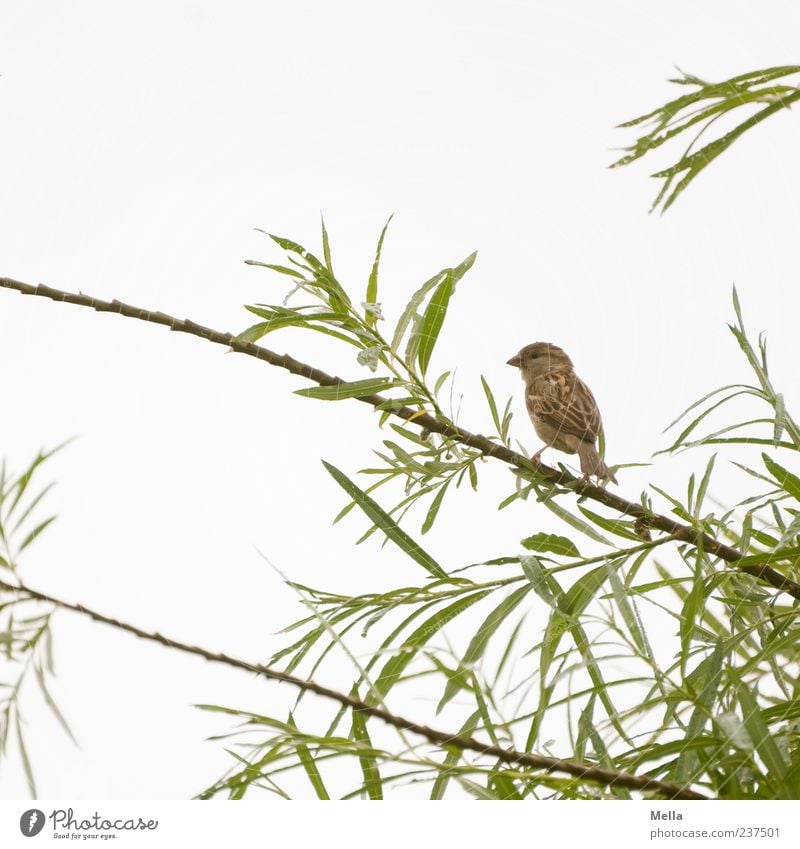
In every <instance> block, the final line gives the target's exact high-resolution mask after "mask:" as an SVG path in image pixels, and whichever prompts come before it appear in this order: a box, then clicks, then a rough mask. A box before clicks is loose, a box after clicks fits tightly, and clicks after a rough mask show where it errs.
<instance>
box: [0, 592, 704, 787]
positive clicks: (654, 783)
mask: <svg viewBox="0 0 800 849" xmlns="http://www.w3.org/2000/svg"><path fill="white" fill-rule="evenodd" d="M0 590H4V591H6V592H11V593H17V594H20V593H23V594H24V595H25V596H26V597H27V598H30V599H36V600H38V601H45V602H48V603H50V604H53V605H55V606H56V607H60V608H63V609H64V610H72V611H74V612H75V613H80V614H82V615H83V616H88V617H89V618H91V619H94V620H95V621H96V622H101V623H103V624H105V625H111V626H112V627H114V628H119V629H120V630H122V631H127V632H128V633H129V634H133V635H135V636H137V637H140V638H141V639H143V640H150V641H151V642H154V643H159V644H160V645H162V646H166V647H167V648H170V649H176V650H177V651H181V652H186V653H187V654H193V655H197V656H198V657H202V658H205V660H208V661H211V662H212V663H221V664H225V665H226V666H232V667H234V668H236V669H243V670H245V671H246V672H251V673H254V674H256V675H263V676H264V677H265V678H269V679H271V680H273V681H282V682H284V683H286V684H291V685H292V686H294V687H298V688H300V689H301V690H306V691H308V692H311V693H316V694H317V695H318V696H322V697H323V698H326V699H332V700H333V701H336V702H338V703H339V704H340V705H342V706H343V707H346V708H351V709H353V710H356V711H358V712H359V713H362V714H365V715H366V716H372V717H374V718H375V719H380V720H381V721H383V722H385V723H386V724H387V725H391V726H392V727H394V728H397V729H401V730H403V731H409V732H411V733H414V734H418V735H420V736H421V737H424V738H425V739H426V740H429V741H430V742H431V743H433V744H434V745H436V746H442V747H445V748H447V747H449V748H455V749H459V750H460V751H462V752H478V753H479V754H482V755H489V756H491V757H493V758H497V759H498V760H500V761H503V763H508V764H519V765H521V766H527V767H531V768H533V769H539V770H546V771H547V772H564V773H566V774H567V775H572V776H574V777H575V778H578V779H580V780H582V781H590V782H592V783H593V784H600V785H603V786H605V787H626V788H628V789H630V790H639V791H645V792H647V791H649V792H652V793H658V794H659V795H661V796H664V797H665V798H667V799H707V798H708V797H707V796H704V795H703V794H702V793H697V792H696V791H694V790H690V789H689V788H688V787H683V786H681V785H679V784H675V783H673V782H671V781H660V780H658V779H655V778H650V777H649V776H644V775H633V774H631V773H626V772H617V771H616V770H611V769H603V768H601V767H596V766H586V765H584V764H580V763H576V762H575V761H567V760H562V759H561V758H552V757H546V756H544V755H536V754H531V753H529V752H520V751H517V750H516V749H504V748H502V747H500V746H494V745H491V744H489V743H482V742H481V741H480V740H476V739H475V738H474V737H463V736H461V735H459V734H450V733H448V732H446V731H439V730H437V729H435V728H430V727H428V726H427V725H420V724H419V723H417V722H413V721H412V720H410V719H406V718H405V717H402V716H398V715H397V714H394V713H390V712H389V711H388V710H385V709H384V708H379V707H375V706H374V705H371V704H368V703H367V702H364V701H362V700H361V699H356V698H353V697H352V696H348V695H345V694H344V693H339V692H337V691H336V690H332V689H330V688H329V687H324V686H322V685H321V684H317V683H316V682H315V681H311V680H307V679H304V678H298V677H296V676H294V675H290V674H289V673H287V672H282V671H281V670H279V669H273V668H272V667H269V666H263V665H262V664H260V663H250V662H248V661H245V660H239V659H238V658H235V657H230V656H229V655H226V654H221V653H218V652H211V651H208V650H207V649H204V648H201V647H200V646H192V645H188V644H187V643H182V642H180V641H178V640H172V639H170V638H168V637H165V636H164V635H163V634H159V633H157V632H150V631H143V630H142V629H141V628H137V627H136V626H135V625H130V624H128V623H127V622H121V621H120V620H119V619H114V618H112V617H110V616H105V615H104V614H102V613H98V612H97V611H96V610H92V609H91V608H88V607H85V606H84V605H82V604H72V603H71V602H68V601H63V600H62V599H59V598H56V597H54V596H51V595H47V594H46V593H41V592H38V591H37V590H34V589H31V588H30V587H28V586H26V585H25V584H22V583H19V584H8V583H6V582H5V581H0Z"/></svg>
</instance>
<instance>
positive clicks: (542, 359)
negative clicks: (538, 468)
mask: <svg viewBox="0 0 800 849" xmlns="http://www.w3.org/2000/svg"><path fill="white" fill-rule="evenodd" d="M508 365H510V366H516V367H517V368H519V370H520V373H521V374H522V379H523V380H524V381H525V406H526V407H527V408H528V415H529V416H530V417H531V421H532V422H533V427H534V429H535V430H536V433H537V435H538V436H539V438H540V439H542V440H544V442H545V443H546V444H545V445H544V446H543V447H542V448H540V449H539V450H538V451H537V452H536V453H535V454H534V455H533V457H531V460H533V462H534V463H536V464H537V465H538V463H539V462H540V460H541V456H542V451H544V449H545V448H546V447H548V446H552V447H553V448H557V449H558V450H559V451H563V452H565V453H566V454H577V455H578V457H579V458H580V462H581V471H582V472H583V476H584V479H585V480H588V479H589V475H596V476H597V477H598V478H600V479H601V480H603V481H609V480H610V481H614V483H616V482H617V479H616V478H615V477H614V475H613V474H612V473H611V471H610V470H609V468H608V466H606V464H605V463H604V462H603V459H602V458H601V457H600V455H599V454H598V453H597V449H596V448H595V443H596V442H597V437H598V435H599V434H600V431H601V430H602V427H603V423H602V421H601V420H600V411H599V410H598V409H597V402H596V401H595V400H594V395H592V393H591V391H590V390H589V387H588V386H587V385H586V384H585V383H584V382H583V381H582V380H581V379H580V378H579V377H578V375H576V374H575V371H574V370H573V368H572V360H571V359H570V358H569V357H568V356H567V355H566V353H565V352H564V351H562V350H561V348H559V347H558V346H557V345H552V344H550V342H534V343H533V344H532V345H526V346H525V347H524V348H523V349H522V350H521V351H520V352H519V353H518V354H515V355H514V356H513V357H512V358H511V359H510V360H509V361H508Z"/></svg>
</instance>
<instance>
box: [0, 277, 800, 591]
mask: <svg viewBox="0 0 800 849" xmlns="http://www.w3.org/2000/svg"><path fill="white" fill-rule="evenodd" d="M0 289H12V290H14V291H17V292H20V293H22V294H23V295H35V296H37V297H41V298H50V299H51V300H53V301H60V302H62V303H67V304H76V305H78V306H82V307H90V308H91V309H94V310H97V311H98V312H113V313H117V314H118V315H123V316H125V317H126V318H135V319H139V320H140V321H149V322H152V323H154V324H163V325H164V326H165V327H169V329H170V330H174V331H176V332H178V333H189V334H191V335H192V336H199V337H200V338H201V339H206V340H208V341H209V342H214V343H215V344H217V345H224V346H226V347H227V348H230V349H231V350H233V351H236V352H237V353H239V354H246V355H247V356H249V357H255V358H256V359H259V360H263V361H265V362H267V363H269V364H270V365H272V366H277V367H278V368H282V369H286V371H289V372H291V373H292V374H296V375H299V376H300V377H305V378H307V379H308V380H311V381H313V382H314V383H317V384H319V385H320V386H335V385H336V384H338V383H344V381H343V380H342V379H341V378H340V377H336V376H334V375H330V374H328V373H327V372H324V371H322V370H321V369H318V368H315V367H314V366H311V365H308V364H307V363H303V362H301V361H300V360H296V359H294V357H291V356H289V354H276V353H275V352H274V351H270V350H269V349H268V348H263V347H261V346H260V345H256V344H254V343H252V342H240V341H238V340H237V338H236V336H235V335H234V334H232V333H225V332H222V331H219V330H214V329H212V328H210V327H204V326H203V325H201V324H196V323H195V322H193V321H190V320H189V319H179V318H175V317H174V316H171V315H167V314H166V313H163V312H152V311H151V310H146V309H143V308H142V307H135V306H131V305H130V304H123V303H122V302H120V301H117V300H114V301H103V300H101V299H100V298H94V297H92V296H91V295H84V294H82V293H78V294H76V293H74V292H64V291H62V290H61V289H52V288H50V287H49V286H43V285H39V286H32V285H31V284H29V283H21V282H20V281H18V280H12V279H10V278H8V277H0ZM356 400H358V401H362V402H363V403H365V404H369V405H370V406H372V407H377V406H379V405H381V404H386V403H387V402H388V401H389V400H390V399H388V398H385V397H384V396H382V395H363V396H361V397H360V398H357V399H356ZM391 413H392V415H394V416H397V417H398V418H401V419H405V420H406V421H413V422H414V423H415V424H416V425H418V426H419V427H421V428H423V429H424V430H428V431H430V432H431V433H438V434H441V435H442V436H446V437H449V438H451V439H455V440H458V441H459V442H461V443H462V444H463V445H468V446H469V447H470V448H475V449H477V450H478V451H480V452H481V453H482V454H484V455H485V456H486V457H495V458H496V459H498V460H502V461H503V462H504V463H508V464H509V465H511V466H516V467H518V468H527V469H529V468H530V461H529V460H528V458H527V457H524V456H523V455H522V454H518V453H517V452H516V451H511V450H510V449H509V448H506V447H505V446H504V445H498V444H497V443H496V442H493V441H492V440H491V439H489V438H487V437H486V436H483V435H482V434H479V433H471V432H470V431H468V430H465V429H464V428H462V427H458V426H457V425H455V424H453V423H452V422H442V421H440V420H439V419H437V418H435V417H434V416H432V415H430V414H428V413H425V414H422V415H420V412H419V410H414V409H412V408H411V407H392V408H391ZM537 471H538V474H539V476H540V477H541V478H542V479H543V480H546V481H548V482H549V483H552V484H557V485H560V486H568V487H570V488H571V489H573V490H574V491H575V492H576V493H577V494H578V495H579V496H580V497H581V498H589V499H591V500H592V501H597V502H599V503H600V504H604V505H605V506H606V507H609V508H611V509H612V510H615V511H616V512H618V513H620V514H621V515H623V516H631V517H633V518H635V519H639V520H640V521H641V522H642V524H643V525H645V526H647V527H650V528H655V529H656V530H659V531H663V532H664V533H666V534H671V535H672V536H673V537H675V539H677V540H679V541H681V542H685V543H688V544H689V545H693V546H696V547H698V548H701V549H702V550H703V551H705V552H706V553H708V554H712V555H714V556H715V557H719V558H720V559H721V560H724V561H725V562H726V563H731V564H732V565H733V566H734V568H735V569H736V570H737V571H739V572H744V573H746V574H748V575H751V576H753V577H754V578H758V579H760V580H762V581H764V582H765V583H767V584H770V585H771V586H772V587H774V588H775V589H777V590H781V591H783V592H786V593H788V594H789V595H791V596H792V597H794V598H796V599H800V584H798V583H797V582H795V581H792V580H790V579H789V578H787V577H786V576H785V575H783V574H782V573H781V572H779V571H778V570H777V569H773V568H772V567H771V566H770V565H769V564H768V562H766V558H765V562H764V563H763V564H754V563H746V564H742V565H737V561H739V560H741V559H742V558H743V557H744V554H743V553H742V552H740V551H738V550H737V549H735V548H732V547H731V546H729V545H725V544H724V543H722V542H720V541H719V540H717V539H715V538H714V537H712V536H710V535H709V534H707V533H705V532H703V531H702V530H700V529H698V528H694V527H692V526H691V525H685V524H682V523H681V522H676V521H675V520H674V519H671V518H670V517H669V516H664V515H661V514H659V513H653V512H651V511H650V510H647V509H646V508H645V507H643V506H642V505H641V504H638V503H636V502H633V501H628V500H627V499H625V498H622V497H621V496H619V495H616V494H614V493H613V492H609V491H608V490H606V489H603V488H602V487H599V486H595V485H594V484H591V483H589V482H588V481H584V480H583V479H582V478H575V477H573V476H572V475H570V474H568V473H566V472H562V471H560V470H558V469H553V468H551V467H549V466H539V467H538V469H537Z"/></svg>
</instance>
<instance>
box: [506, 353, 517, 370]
mask: <svg viewBox="0 0 800 849" xmlns="http://www.w3.org/2000/svg"><path fill="white" fill-rule="evenodd" d="M506 365H509V366H514V367H515V368H519V366H520V359H519V354H514V356H513V357H512V358H511V359H510V360H506Z"/></svg>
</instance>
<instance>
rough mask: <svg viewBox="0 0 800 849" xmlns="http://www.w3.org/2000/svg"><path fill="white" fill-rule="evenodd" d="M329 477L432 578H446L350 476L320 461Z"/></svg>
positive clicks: (429, 557)
mask: <svg viewBox="0 0 800 849" xmlns="http://www.w3.org/2000/svg"><path fill="white" fill-rule="evenodd" d="M322 465H323V466H325V468H326V469H327V471H328V473H329V474H330V475H331V477H332V478H333V479H334V480H335V481H336V483H338V484H339V486H341V487H342V489H343V490H344V491H345V492H346V493H347V494H348V495H349V496H350V498H352V500H353V501H355V503H356V504H357V505H358V506H359V507H360V508H361V510H362V511H363V512H364V513H365V514H366V515H367V516H368V517H369V518H370V519H371V520H372V522H373V524H375V525H376V526H377V528H378V529H379V530H381V531H383V532H384V533H385V534H386V536H387V537H388V538H389V539H390V540H392V542H394V543H395V544H396V545H397V546H399V547H400V548H401V549H402V550H403V551H404V552H405V553H406V554H407V555H408V556H409V557H410V558H411V559H412V560H414V561H416V562H417V563H419V565H420V566H422V568H423V569H425V570H426V571H427V572H428V573H429V574H431V575H433V577H434V578H439V579H441V580H446V579H447V573H446V572H445V571H444V569H442V567H441V566H440V565H439V564H438V563H437V562H436V561H435V560H434V559H433V558H432V557H431V556H430V554H428V553H427V552H426V551H424V550H423V549H422V548H420V546H419V545H417V543H416V542H414V540H413V539H412V538H411V537H410V536H409V535H408V534H407V533H406V532H405V531H404V530H403V529H402V528H400V527H399V526H398V525H397V524H396V523H395V521H394V519H392V517H391V516H390V515H389V514H388V513H387V512H386V511H385V510H384V509H383V508H382V507H380V506H379V505H378V504H377V503H376V502H375V501H373V500H372V499H371V498H370V497H369V496H368V495H367V494H366V493H365V492H363V491H362V490H361V489H360V488H359V487H358V486H356V484H355V483H353V481H351V480H350V478H348V477H347V475H345V474H344V473H343V472H341V471H339V469H337V468H336V467H335V466H332V465H331V464H330V463H326V462H325V460H323V461H322Z"/></svg>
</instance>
